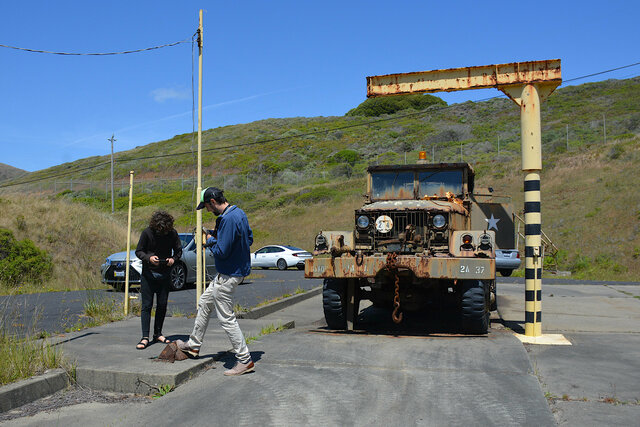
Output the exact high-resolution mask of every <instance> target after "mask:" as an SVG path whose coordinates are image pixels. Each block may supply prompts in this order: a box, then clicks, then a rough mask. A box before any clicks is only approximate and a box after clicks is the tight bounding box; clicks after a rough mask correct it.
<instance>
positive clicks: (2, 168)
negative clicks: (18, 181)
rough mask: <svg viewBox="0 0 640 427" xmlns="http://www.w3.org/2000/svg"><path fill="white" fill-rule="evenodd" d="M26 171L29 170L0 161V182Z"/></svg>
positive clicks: (19, 175) (23, 173) (16, 176)
mask: <svg viewBox="0 0 640 427" xmlns="http://www.w3.org/2000/svg"><path fill="white" fill-rule="evenodd" d="M28 173H29V172H27V171H26V170H23V169H18V168H14V167H13V166H9V165H5V164H4V163H0V182H1V181H4V180H7V179H13V178H18V177H21V176H23V175H26V174H28Z"/></svg>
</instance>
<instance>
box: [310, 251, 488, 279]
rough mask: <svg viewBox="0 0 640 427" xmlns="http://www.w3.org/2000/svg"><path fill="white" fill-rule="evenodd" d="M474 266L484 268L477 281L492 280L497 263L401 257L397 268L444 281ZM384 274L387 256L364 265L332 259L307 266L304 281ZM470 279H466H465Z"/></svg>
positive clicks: (365, 259) (350, 258)
mask: <svg viewBox="0 0 640 427" xmlns="http://www.w3.org/2000/svg"><path fill="white" fill-rule="evenodd" d="M470 262H472V263H473V262H475V263H479V264H472V265H481V266H483V267H484V268H483V270H482V271H483V273H481V274H475V275H474V276H473V277H469V278H477V279H493V278H495V275H494V273H493V271H495V260H494V259H488V258H477V257H469V258H451V257H439V258H433V257H428V256H417V257H416V256H413V255H398V256H397V257H396V259H395V266H396V267H397V268H398V269H406V270H411V271H412V272H413V274H414V275H415V276H416V277H418V278H433V279H445V278H456V277H460V266H461V265H465V263H466V264H469V263H470ZM381 270H387V259H386V257H384V256H363V258H362V261H360V260H358V262H356V258H355V257H354V256H350V255H343V256H341V257H336V258H333V257H329V258H313V259H312V260H308V261H306V262H305V277H307V278H325V277H344V278H365V277H375V276H376V275H377V274H378V273H379V272H380V271H381ZM463 277H467V276H463Z"/></svg>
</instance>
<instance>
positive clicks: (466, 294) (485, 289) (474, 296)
mask: <svg viewBox="0 0 640 427" xmlns="http://www.w3.org/2000/svg"><path fill="white" fill-rule="evenodd" d="M489 293H490V289H489V285H487V284H485V283H484V282H482V281H480V280H465V281H464V282H463V285H462V295H461V312H460V314H461V316H462V329H463V330H464V332H466V333H468V334H486V333H487V330H488V329H489V298H490V296H489Z"/></svg>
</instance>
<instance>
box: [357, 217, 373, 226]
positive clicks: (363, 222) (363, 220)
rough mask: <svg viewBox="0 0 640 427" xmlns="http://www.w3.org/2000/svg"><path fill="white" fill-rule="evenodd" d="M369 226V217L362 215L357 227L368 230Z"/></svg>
mask: <svg viewBox="0 0 640 427" xmlns="http://www.w3.org/2000/svg"><path fill="white" fill-rule="evenodd" d="M369 224H370V221H369V217H368V216H366V215H360V216H359V217H358V219H357V220H356V225H357V226H358V228H367V227H369Z"/></svg>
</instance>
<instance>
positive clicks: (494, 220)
mask: <svg viewBox="0 0 640 427" xmlns="http://www.w3.org/2000/svg"><path fill="white" fill-rule="evenodd" d="M484 220H485V221H487V222H488V223H489V228H488V229H487V230H491V229H492V228H495V229H496V231H498V221H500V218H494V217H493V214H491V218H485V219H484Z"/></svg>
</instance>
